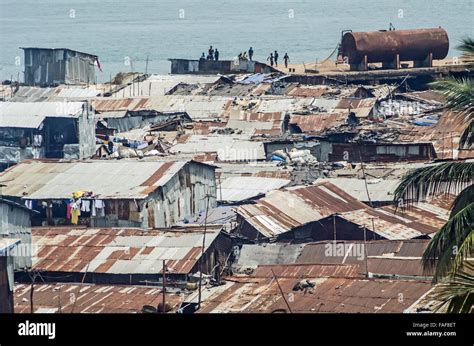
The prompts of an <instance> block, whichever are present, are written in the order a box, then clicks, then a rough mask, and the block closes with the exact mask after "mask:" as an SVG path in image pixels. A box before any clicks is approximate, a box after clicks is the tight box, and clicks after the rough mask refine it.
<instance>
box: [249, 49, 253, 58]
mask: <svg viewBox="0 0 474 346" xmlns="http://www.w3.org/2000/svg"><path fill="white" fill-rule="evenodd" d="M252 58H253V48H252V47H250V49H249V59H250V60H252Z"/></svg>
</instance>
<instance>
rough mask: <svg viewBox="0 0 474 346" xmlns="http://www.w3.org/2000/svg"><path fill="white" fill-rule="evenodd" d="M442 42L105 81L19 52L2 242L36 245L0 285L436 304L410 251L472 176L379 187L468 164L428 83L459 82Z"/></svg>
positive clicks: (441, 38) (63, 307) (47, 56)
mask: <svg viewBox="0 0 474 346" xmlns="http://www.w3.org/2000/svg"><path fill="white" fill-rule="evenodd" d="M448 48H449V38H448V36H447V32H446V31H445V30H444V29H442V28H428V29H412V30H389V31H376V32H357V31H347V32H346V31H345V32H343V33H342V35H341V42H340V44H339V49H338V50H337V51H336V53H337V57H336V56H334V59H328V60H326V61H323V62H319V63H318V62H316V63H310V64H304V65H297V64H291V65H290V66H288V68H286V67H283V66H278V67H277V66H274V67H272V66H268V65H267V64H265V63H262V62H258V61H249V60H242V61H240V60H239V61H235V60H226V59H225V57H223V58H224V59H222V60H219V61H216V60H189V59H180V58H172V59H170V65H171V74H168V75H156V74H148V73H141V72H136V71H132V72H123V73H119V74H117V75H116V76H115V77H114V78H112V80H110V81H109V82H107V83H104V84H97V83H95V81H94V78H93V73H92V72H93V70H94V68H95V67H98V68H99V66H98V65H99V63H98V60H97V57H96V56H95V55H87V56H84V55H81V54H80V53H79V52H75V51H72V50H69V49H62V50H58V51H55V50H48V49H46V50H44V51H35V50H25V54H29V56H30V57H31V58H28V59H30V60H28V64H27V66H26V67H25V69H26V70H27V71H28V72H27V73H25V83H20V85H18V86H11V85H8V86H2V89H1V92H0V95H1V97H2V102H0V115H1V117H0V162H1V163H2V166H1V167H0V185H3V186H2V187H1V193H0V195H1V198H0V207H1V209H0V210H1V211H2V219H1V222H2V225H8V227H9V228H10V225H15V227H12V229H13V230H12V231H9V232H5V231H4V230H3V226H2V231H1V232H0V240H3V239H6V238H8V239H17V238H18V239H20V240H21V242H20V243H16V245H15V246H19V245H20V246H21V244H22V243H29V242H31V244H32V245H33V246H35V247H36V248H37V249H38V251H37V252H36V253H34V254H32V255H31V258H29V259H28V260H29V262H25V263H23V265H22V266H19V267H18V269H16V270H15V277H14V281H15V282H14V286H15V291H14V293H13V291H12V290H10V291H8V292H7V290H4V291H5V292H6V293H5V294H6V295H7V294H10V296H12V295H14V297H13V303H12V304H13V305H12V308H13V309H14V311H15V312H30V311H33V312H53V313H60V312H71V311H76V312H84V313H92V312H127V313H157V312H160V313H163V312H167V313H224V312H259V313H273V312H288V313H291V312H298V313H318V312H352V313H357V312H366V313H379V312H382V313H402V312H413V313H420V312H435V308H436V306H437V304H438V303H439V301H438V300H437V298H436V294H437V292H438V290H439V289H440V286H439V284H438V283H435V282H433V272H432V271H426V270H424V268H423V267H422V265H421V258H422V256H423V253H424V251H425V250H426V249H427V247H428V244H429V242H430V240H431V239H432V238H433V237H434V236H435V235H436V234H437V232H438V230H439V229H440V228H441V227H442V226H443V225H445V224H446V222H447V221H448V220H449V218H450V213H451V209H450V208H451V206H452V203H453V201H454V200H455V198H456V196H457V195H458V194H459V193H460V191H461V190H462V189H463V188H464V187H465V186H468V185H472V183H473V180H474V177H472V176H468V177H467V178H466V181H465V183H463V184H460V185H459V186H454V185H453V186H451V187H450V189H449V191H448V192H447V193H444V194H439V195H433V196H429V197H426V198H423V199H422V200H420V201H419V202H415V201H411V200H409V201H394V195H395V190H396V189H397V187H398V186H399V184H400V182H401V181H402V179H403V177H404V176H405V175H406V174H407V173H408V172H409V171H411V170H413V169H416V168H420V167H436V166H437V165H440V164H443V163H445V162H472V160H473V159H474V143H473V138H474V137H472V134H471V133H472V128H473V121H472V117H469V116H465V115H463V114H460V113H459V112H458V111H456V110H452V109H449V107H447V102H446V99H445V96H444V95H443V94H442V93H440V92H439V91H436V90H432V89H431V88H430V86H429V84H428V83H429V82H431V81H433V80H438V79H442V78H445V77H446V76H456V77H463V78H472V70H471V67H470V65H469V62H468V61H463V60H462V59H461V60H456V61H454V60H453V59H451V58H449V57H447V54H448ZM41 56H44V58H42V57H41ZM76 58H79V59H80V60H81V61H82V63H80V64H79V63H77V61H76V60H77V59H76ZM82 59H84V60H82ZM44 64H46V65H44ZM51 64H52V65H51ZM30 65H31V66H30ZM44 66H48V67H47V68H46V69H45V67H44ZM49 66H51V68H50V67H49ZM81 66H82V67H81ZM54 71H56V72H54ZM46 72H47V73H46ZM59 72H60V74H61V76H57V74H58V73H59ZM51 74H52V75H51ZM58 134H60V136H59V137H58ZM39 138H41V145H37V143H38V139H39ZM58 138H60V139H61V141H60V142H57V141H56V140H57V139H58ZM461 139H467V140H465V141H464V142H465V143H466V144H464V145H460V143H461ZM407 202H409V203H410V206H409V207H407ZM9 244H10V243H9ZM5 246H13V245H11V244H10V245H5ZM471 257H472V256H469V257H468V260H469V261H471V260H472V258H471ZM10 261H11V260H10ZM12 268H13V267H12ZM25 268H26V269H25ZM32 272H34V273H40V274H41V275H43V279H44V280H41V281H39V279H38V280H36V281H34V282H33V284H32V282H31V281H32V279H31V276H30V275H29V274H31V273H32ZM4 276H5V275H4ZM5 277H6V276H5ZM32 286H33V291H34V299H33V301H30V299H31V298H30V296H31V295H30V294H31V292H32V291H31V290H32ZM73 291H77V292H80V297H81V299H78V300H77V302H74V303H72V302H70V301H69V299H68V295H67V294H69V292H73ZM290 295H291V297H292V300H291V301H288V300H287V299H285V297H288V296H290ZM400 295H403V297H404V298H403V299H399V297H400ZM9 299H10V298H9ZM163 299H165V301H166V303H165V304H163V303H162V302H163Z"/></svg>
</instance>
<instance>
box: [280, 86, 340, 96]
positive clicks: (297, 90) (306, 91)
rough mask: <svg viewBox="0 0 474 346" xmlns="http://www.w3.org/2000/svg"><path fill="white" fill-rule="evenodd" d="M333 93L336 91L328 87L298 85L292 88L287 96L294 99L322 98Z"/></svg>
mask: <svg viewBox="0 0 474 346" xmlns="http://www.w3.org/2000/svg"><path fill="white" fill-rule="evenodd" d="M333 91H335V90H334V89H332V88H331V87H329V86H326V85H314V86H313V85H297V86H295V87H294V88H291V89H290V90H289V91H288V92H287V95H288V96H293V97H321V96H323V95H324V94H327V93H330V92H333Z"/></svg>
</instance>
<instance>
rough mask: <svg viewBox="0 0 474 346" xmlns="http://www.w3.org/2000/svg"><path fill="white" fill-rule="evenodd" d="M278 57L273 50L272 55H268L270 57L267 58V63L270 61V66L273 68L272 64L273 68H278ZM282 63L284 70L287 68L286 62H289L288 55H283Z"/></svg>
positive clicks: (276, 52)
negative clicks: (283, 63)
mask: <svg viewBox="0 0 474 346" xmlns="http://www.w3.org/2000/svg"><path fill="white" fill-rule="evenodd" d="M278 57H279V55H278V51H277V50H275V52H273V53H270V56H269V57H268V58H267V61H270V66H272V67H273V65H274V64H275V66H278ZM283 61H284V62H285V68H288V62H289V61H290V57H289V56H288V53H285V55H284V56H283Z"/></svg>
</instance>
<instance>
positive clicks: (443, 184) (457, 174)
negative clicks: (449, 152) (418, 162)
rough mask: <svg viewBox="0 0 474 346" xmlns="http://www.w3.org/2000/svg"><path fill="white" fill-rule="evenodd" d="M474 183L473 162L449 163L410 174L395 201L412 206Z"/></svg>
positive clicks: (402, 184)
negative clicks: (416, 202)
mask: <svg viewBox="0 0 474 346" xmlns="http://www.w3.org/2000/svg"><path fill="white" fill-rule="evenodd" d="M473 181H474V163H473V162H447V163H443V164H440V165H433V166H429V167H422V168H418V169H415V170H413V171H410V172H408V174H407V175H405V176H404V177H403V179H402V181H401V182H400V184H399V185H398V187H397V188H396V190H395V193H394V201H395V202H397V203H398V202H400V201H401V202H402V203H403V204H410V203H413V202H415V201H420V200H424V199H425V198H426V197H428V196H432V195H438V194H441V193H453V191H459V190H461V189H462V188H464V187H465V186H468V185H471V184H472V183H473Z"/></svg>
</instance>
